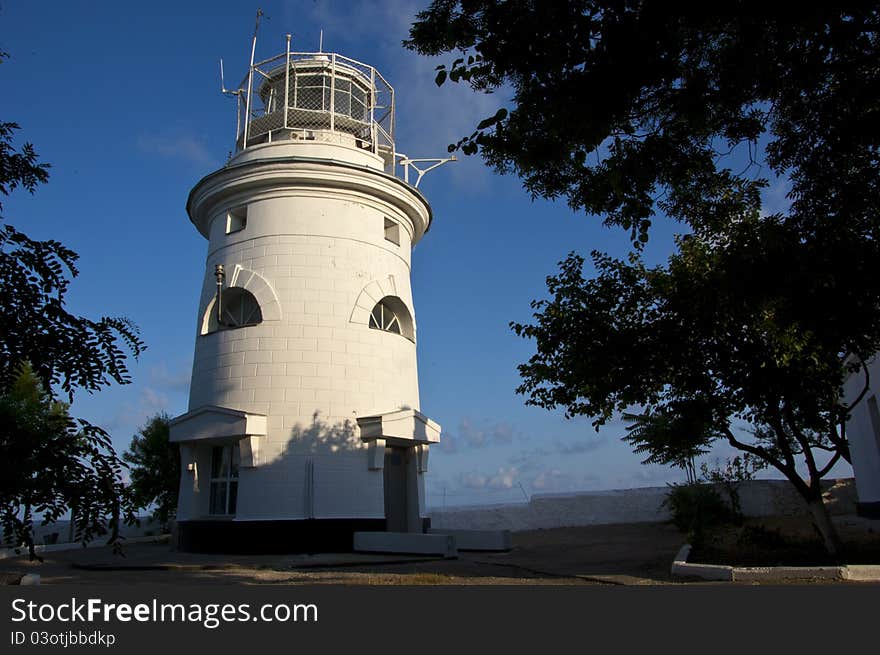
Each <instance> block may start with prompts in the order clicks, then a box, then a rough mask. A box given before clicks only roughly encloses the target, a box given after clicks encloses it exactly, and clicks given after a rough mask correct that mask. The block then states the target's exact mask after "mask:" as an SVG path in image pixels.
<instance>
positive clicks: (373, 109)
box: [370, 66, 394, 175]
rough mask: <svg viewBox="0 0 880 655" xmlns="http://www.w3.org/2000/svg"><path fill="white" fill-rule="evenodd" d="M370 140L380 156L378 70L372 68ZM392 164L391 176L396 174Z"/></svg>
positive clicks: (374, 151) (374, 150) (374, 152)
mask: <svg viewBox="0 0 880 655" xmlns="http://www.w3.org/2000/svg"><path fill="white" fill-rule="evenodd" d="M370 139H371V140H372V141H373V154H374V155H378V154H379V134H378V133H377V131H376V69H375V68H373V67H372V66H370ZM393 169H394V165H393V164H392V170H391V174H392V175H393V174H394V170H393Z"/></svg>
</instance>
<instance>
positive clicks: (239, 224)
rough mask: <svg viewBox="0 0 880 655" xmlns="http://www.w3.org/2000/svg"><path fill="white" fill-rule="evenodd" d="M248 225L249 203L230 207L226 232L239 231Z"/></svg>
mask: <svg viewBox="0 0 880 655" xmlns="http://www.w3.org/2000/svg"><path fill="white" fill-rule="evenodd" d="M246 227H247V205H243V206H241V207H236V208H235V209H230V210H229V213H228V214H226V234H232V233H233V232H238V231H239V230H243V229H244V228H246Z"/></svg>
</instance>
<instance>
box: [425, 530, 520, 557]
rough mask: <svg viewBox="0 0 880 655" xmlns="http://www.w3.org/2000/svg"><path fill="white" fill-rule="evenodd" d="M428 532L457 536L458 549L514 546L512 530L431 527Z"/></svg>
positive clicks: (503, 548) (508, 548) (490, 549)
mask: <svg viewBox="0 0 880 655" xmlns="http://www.w3.org/2000/svg"><path fill="white" fill-rule="evenodd" d="M428 534H438V535H439V534H445V535H449V536H452V537H455V546H456V547H457V548H458V550H481V551H493V552H495V551H501V552H503V551H508V550H510V549H511V548H512V547H513V542H512V540H511V537H510V530H448V529H443V528H430V529H429V530H428Z"/></svg>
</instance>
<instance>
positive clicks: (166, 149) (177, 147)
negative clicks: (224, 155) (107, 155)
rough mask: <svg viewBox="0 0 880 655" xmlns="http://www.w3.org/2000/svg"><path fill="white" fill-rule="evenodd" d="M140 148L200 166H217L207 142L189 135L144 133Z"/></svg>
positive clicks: (138, 142)
mask: <svg viewBox="0 0 880 655" xmlns="http://www.w3.org/2000/svg"><path fill="white" fill-rule="evenodd" d="M137 146H138V148H139V149H140V150H141V151H142V152H145V153H148V154H152V155H159V156H160V157H165V158H167V159H179V160H182V161H184V162H187V163H189V164H193V165H195V166H199V167H200V168H216V166H217V163H218V162H217V160H216V159H215V158H214V157H213V156H212V155H211V153H210V152H209V151H208V148H207V146H206V145H205V142H204V141H203V140H201V139H198V138H195V137H193V136H188V135H175V134H151V135H145V134H142V135H140V136H139V137H138V139H137Z"/></svg>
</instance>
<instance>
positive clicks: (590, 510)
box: [429, 478, 855, 531]
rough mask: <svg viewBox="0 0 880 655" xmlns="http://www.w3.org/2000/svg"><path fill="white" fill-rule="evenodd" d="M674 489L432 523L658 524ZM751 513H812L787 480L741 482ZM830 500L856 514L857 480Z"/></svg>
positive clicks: (444, 516)
mask: <svg viewBox="0 0 880 655" xmlns="http://www.w3.org/2000/svg"><path fill="white" fill-rule="evenodd" d="M667 493H669V487H645V488H640V489H619V490H613V491H593V492H584V493H578V494H536V495H534V496H532V498H531V500H530V501H529V502H528V503H523V504H520V505H493V506H487V507H452V508H448V509H445V510H441V509H434V510H431V511H430V512H429V516H430V517H431V527H432V528H440V529H459V530H513V531H517V530H537V529H540V528H561V527H569V526H578V525H601V524H611V523H653V522H658V521H666V520H668V519H669V518H670V514H669V510H668V509H666V508H665V507H663V506H662V505H663V501H664V499H665V498H666V494H667ZM739 496H740V503H741V506H742V511H743V513H744V514H745V515H746V516H798V515H806V513H807V512H806V505H805V504H804V502H803V501H802V500H801V498H800V496H799V495H798V493H797V491H795V489H794V487H793V486H792V485H791V483H789V482H787V481H785V480H751V481H749V482H743V483H741V484H740V486H739ZM826 502H828V506H829V508H830V510H831V512H832V513H834V514H850V513H854V512H855V490H854V488H853V483H852V479H851V478H850V479H845V480H829V481H827V484H826Z"/></svg>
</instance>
